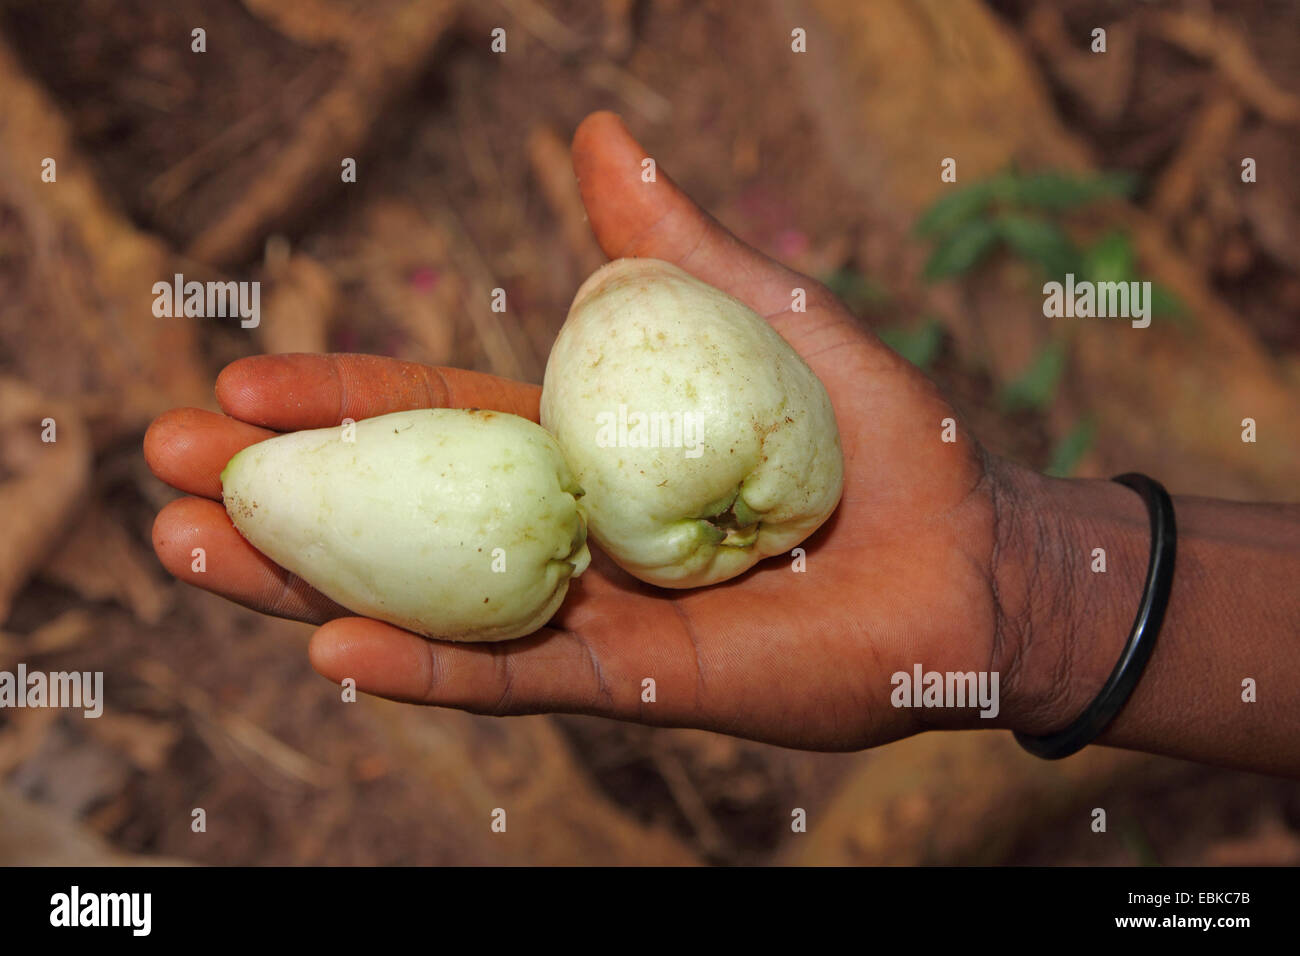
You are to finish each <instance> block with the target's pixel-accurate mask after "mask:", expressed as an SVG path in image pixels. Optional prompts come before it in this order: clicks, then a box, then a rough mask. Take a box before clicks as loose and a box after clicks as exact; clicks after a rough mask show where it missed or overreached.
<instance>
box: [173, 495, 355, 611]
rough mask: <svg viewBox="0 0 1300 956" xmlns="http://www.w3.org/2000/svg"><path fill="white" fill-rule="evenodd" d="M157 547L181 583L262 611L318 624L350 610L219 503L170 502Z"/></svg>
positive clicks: (189, 499)
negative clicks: (257, 544)
mask: <svg viewBox="0 0 1300 956" xmlns="http://www.w3.org/2000/svg"><path fill="white" fill-rule="evenodd" d="M153 549H154V551H155V552H157V554H158V560H159V561H161V562H162V564H163V567H165V568H166V569H167V570H168V571H170V572H171V573H172V574H174V575H175V576H176V577H178V578H180V579H181V580H182V581H185V582H187V583H189V584H193V585H194V586H195V587H200V588H203V589H204V590H206V591H211V592H212V593H214V594H219V595H221V596H222V597H224V598H229V599H230V600H232V601H235V602H237V603H239V604H242V605H244V607H250V608H252V609H253V610H255V611H261V612H262V613H263V614H274V615H276V616H277V617H287V618H292V619H293V620H295V621H308V622H310V623H312V624H319V623H321V622H322V621H328V620H330V619H331V618H335V617H340V616H342V615H344V614H349V613H351V612H349V611H346V610H344V609H343V608H342V607H340V606H339V605H338V604H336V603H335V602H333V601H331V600H330V599H329V598H327V597H326V596H325V595H323V594H321V593H320V592H319V591H317V590H315V589H313V588H312V587H311V585H309V584H307V582H305V581H303V580H302V579H301V578H299V577H296V576H295V575H293V574H290V573H289V572H288V571H286V570H285V569H284V568H282V567H280V566H279V565H278V564H276V563H275V562H274V561H272V560H271V559H270V558H268V557H267V556H266V555H264V554H262V552H260V551H258V550H257V549H256V548H254V547H253V546H252V545H251V544H249V543H248V542H247V541H246V540H245V539H244V537H243V535H241V534H240V533H239V532H238V531H236V530H235V526H234V525H232V524H231V523H230V518H228V517H227V516H226V509H225V508H223V507H221V505H219V504H217V503H216V502H215V501H206V500H204V499H202V498H179V499H177V500H176V501H173V502H170V503H169V504H168V505H167V506H166V507H164V508H163V509H162V511H160V512H158V517H157V518H155V519H154V523H153ZM196 549H202V551H201V552H199V553H196ZM200 559H201V563H199V562H200ZM200 568H201V569H202V570H200Z"/></svg>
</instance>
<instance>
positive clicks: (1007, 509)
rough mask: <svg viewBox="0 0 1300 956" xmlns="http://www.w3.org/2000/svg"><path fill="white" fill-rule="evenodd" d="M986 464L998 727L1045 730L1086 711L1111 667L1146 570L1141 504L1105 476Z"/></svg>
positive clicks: (1125, 635) (1058, 727) (1147, 545)
mask: <svg viewBox="0 0 1300 956" xmlns="http://www.w3.org/2000/svg"><path fill="white" fill-rule="evenodd" d="M992 469H993V475H994V481H993V512H994V522H993V530H994V535H993V537H994V545H993V553H992V556H991V562H990V570H991V582H992V587H993V597H994V607H995V636H994V658H993V664H992V667H993V669H994V670H997V671H998V672H999V674H1000V678H999V680H1000V687H1001V697H1002V712H1001V714H1000V715H999V721H998V723H999V725H1000V726H1004V727H1008V728H1010V729H1013V730H1018V731H1021V732H1023V733H1028V734H1034V735H1038V734H1045V733H1051V732H1053V731H1057V730H1061V729H1063V728H1064V727H1066V726H1067V725H1068V724H1069V723H1070V722H1071V721H1073V720H1074V719H1075V718H1076V717H1078V716H1079V715H1080V714H1082V713H1083V712H1084V710H1085V709H1086V708H1087V707H1088V705H1089V704H1090V703H1091V702H1092V700H1093V699H1094V698H1095V697H1096V695H1097V693H1098V692H1099V691H1100V690H1101V688H1102V686H1103V685H1104V684H1105V682H1106V679H1107V677H1109V675H1110V673H1111V671H1112V670H1113V669H1114V667H1115V665H1116V663H1117V662H1118V661H1119V657H1120V654H1121V652H1122V650H1123V647H1124V643H1125V641H1126V640H1127V638H1128V634H1129V631H1130V629H1131V628H1132V626H1133V619H1134V616H1135V614H1136V612H1137V608H1138V603H1139V601H1140V599H1141V594H1142V585H1143V581H1144V579H1145V575H1146V566H1147V560H1148V556H1149V549H1150V530H1149V523H1148V517H1147V514H1146V508H1145V506H1144V505H1143V503H1142V500H1141V498H1140V497H1139V496H1138V495H1136V494H1134V493H1133V492H1132V491H1131V490H1130V489H1128V488H1126V487H1124V486H1123V485H1120V484H1117V483H1115V482H1112V481H1107V480H1099V479H1055V478H1048V477H1046V476H1045V475H1040V474H1037V473H1035V472H1032V471H1030V470H1028V469H1025V468H1021V467H1019V466H1016V465H1013V464H1011V463H1009V462H1005V461H997V462H996V463H994V464H993V466H992Z"/></svg>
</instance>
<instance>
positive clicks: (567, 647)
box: [309, 617, 637, 717]
mask: <svg viewBox="0 0 1300 956" xmlns="http://www.w3.org/2000/svg"><path fill="white" fill-rule="evenodd" d="M309 654H310V656H311V663H312V666H313V667H315V668H316V670H317V671H318V672H319V673H320V674H321V675H323V676H324V677H327V678H329V679H330V680H332V681H335V682H336V683H341V682H342V681H343V680H344V679H345V678H348V677H350V678H352V679H353V680H355V681H356V686H357V689H358V690H361V691H364V692H365V693H368V694H376V695H378V696H380V697H388V698H391V699H393V700H400V701H405V702H407V703H417V704H436V705H438V706H442V707H456V708H458V709H461V710H468V711H471V712H473V713H479V714H498V715H502V714H531V713H549V712H553V711H560V712H565V713H584V714H600V715H603V716H611V717H617V716H626V715H627V714H628V712H629V710H631V709H634V708H635V706H636V704H635V693H634V689H635V687H636V686H637V685H636V684H635V683H634V682H633V683H630V682H628V681H615V682H614V683H616V684H617V685H619V686H622V685H627V686H628V687H630V688H633V691H628V692H625V693H623V694H621V695H619V696H618V697H616V695H615V692H614V691H612V690H611V686H613V685H612V684H611V683H610V681H611V675H610V674H609V673H608V665H606V666H605V667H602V665H601V663H600V662H599V661H598V660H597V659H596V658H595V656H594V655H593V654H592V653H591V652H590V651H589V650H588V648H587V646H586V645H585V644H584V643H583V642H582V641H581V640H580V639H579V638H578V637H577V636H576V635H575V634H573V633H571V632H568V631H557V630H552V629H551V628H543V629H542V630H540V631H538V632H537V633H536V634H533V635H531V636H529V637H524V638H519V639H518V640H513V641H492V642H485V643H481V644H453V643H449V642H446V641H429V640H426V639H424V638H422V637H419V636H417V635H415V634H412V633H411V632H409V631H404V630H401V629H400V628H397V627H393V626H392V625H390V624H385V623H383V622H382V621H376V620H372V619H371V618H364V617H343V618H339V619H338V620H335V621H331V622H330V623H328V624H326V625H324V626H323V627H321V628H320V629H319V630H317V631H316V633H315V634H314V635H312V639H311V644H310V646H309Z"/></svg>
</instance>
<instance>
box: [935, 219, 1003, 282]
mask: <svg viewBox="0 0 1300 956" xmlns="http://www.w3.org/2000/svg"><path fill="white" fill-rule="evenodd" d="M998 235H999V234H998V228H997V226H995V225H994V224H993V223H991V222H989V221H988V220H986V219H972V220H971V221H970V222H968V223H966V224H965V225H964V226H962V227H960V228H959V229H958V230H957V231H956V232H954V233H952V234H951V235H949V236H947V237H945V238H943V239H940V240H939V243H938V244H937V245H936V246H935V247H934V251H933V252H932V253H930V259H929V261H928V262H926V264H925V271H924V272H923V273H922V275H923V276H924V277H925V278H926V279H927V280H929V281H930V282H936V281H938V280H939V279H946V278H948V277H950V276H955V275H961V274H962V273H963V272H969V271H970V270H971V269H973V268H974V267H975V266H976V265H978V264H979V261H980V260H981V259H983V258H984V256H985V255H986V254H987V253H988V252H989V250H990V249H992V248H993V245H994V243H996V242H997V241H998Z"/></svg>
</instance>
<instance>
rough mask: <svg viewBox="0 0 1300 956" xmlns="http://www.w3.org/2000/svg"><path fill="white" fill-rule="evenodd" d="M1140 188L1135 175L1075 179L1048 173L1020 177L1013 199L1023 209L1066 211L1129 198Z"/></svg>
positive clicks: (1068, 175) (1017, 179) (1059, 173)
mask: <svg viewBox="0 0 1300 956" xmlns="http://www.w3.org/2000/svg"><path fill="white" fill-rule="evenodd" d="M1136 187H1137V177H1135V176H1134V175H1132V174H1131V173H1100V174H1097V175H1093V176H1075V175H1071V174H1070V173H1061V172H1051V171H1048V172H1041V173H1030V174H1028V175H1025V176H1018V177H1016V178H1015V180H1014V186H1013V187H1012V190H1011V194H1010V196H1009V199H1010V201H1011V202H1013V203H1016V204H1017V205H1020V206H1031V207H1035V208H1038V209H1053V210H1062V209H1072V208H1074V207H1076V206H1084V205H1087V204H1088V203H1092V202H1098V201H1099V200H1103V199H1112V198H1115V197H1117V196H1128V195H1131V194H1132V193H1133V191H1134V189H1135V188H1136Z"/></svg>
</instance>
